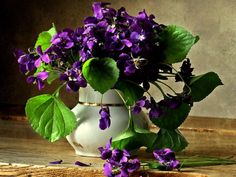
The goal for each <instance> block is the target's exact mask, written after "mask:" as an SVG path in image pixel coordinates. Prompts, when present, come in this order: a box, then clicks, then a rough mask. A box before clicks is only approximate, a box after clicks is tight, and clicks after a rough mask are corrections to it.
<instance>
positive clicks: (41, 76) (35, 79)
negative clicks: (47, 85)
mask: <svg viewBox="0 0 236 177" xmlns="http://www.w3.org/2000/svg"><path fill="white" fill-rule="evenodd" d="M47 78H48V72H46V71H42V72H39V73H38V74H37V75H36V76H29V77H28V78H27V82H28V83H34V84H37V86H38V89H39V90H42V89H43V88H44V83H43V81H44V80H45V79H47Z"/></svg>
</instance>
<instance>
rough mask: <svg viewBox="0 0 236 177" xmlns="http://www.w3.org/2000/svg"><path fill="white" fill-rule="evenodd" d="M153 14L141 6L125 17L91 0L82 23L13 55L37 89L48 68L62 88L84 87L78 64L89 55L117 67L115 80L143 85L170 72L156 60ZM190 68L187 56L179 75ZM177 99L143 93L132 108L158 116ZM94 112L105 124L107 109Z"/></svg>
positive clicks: (158, 53) (157, 48)
mask: <svg viewBox="0 0 236 177" xmlns="http://www.w3.org/2000/svg"><path fill="white" fill-rule="evenodd" d="M154 18H155V17H154V15H147V14H146V12H145V10H143V11H141V12H139V13H138V15H137V16H131V15H129V14H128V13H127V12H126V10H125V8H124V7H122V8H120V9H118V10H115V9H113V8H111V7H109V3H102V2H95V3H94V4H93V16H90V17H87V18H85V20H84V25H83V27H79V28H77V29H75V30H71V29H64V30H62V31H59V32H57V34H55V35H54V36H53V37H52V39H51V45H50V46H49V47H48V48H47V49H46V50H45V51H43V50H42V49H41V46H38V47H37V48H36V49H33V50H30V51H29V52H28V53H25V52H23V51H21V50H17V51H16V52H15V56H16V57H17V58H18V63H19V65H20V70H21V72H22V73H24V74H27V75H28V74H32V73H33V74H32V75H30V76H28V78H27V82H28V83H34V84H37V86H38V89H39V90H41V89H42V88H44V86H45V84H44V82H45V80H46V79H47V78H48V76H49V71H48V68H49V70H50V71H52V70H55V71H57V72H58V73H59V74H60V80H61V81H64V82H66V89H67V90H68V91H74V92H76V91H78V90H79V89H80V88H81V87H86V86H87V82H86V80H85V78H84V77H83V74H82V66H83V63H84V62H85V61H87V60H88V59H90V58H93V57H98V58H103V57H110V58H113V59H114V60H115V61H116V63H117V66H118V68H119V70H120V77H119V79H120V80H131V81H132V82H135V83H137V84H141V85H142V86H143V87H144V89H146V90H148V89H149V82H153V81H156V80H158V78H159V76H160V73H161V72H163V71H164V70H167V71H171V68H168V67H167V66H163V65H161V64H160V63H161V61H162V59H163V58H162V57H163V55H162V54H161V51H162V48H161V47H162V46H161V45H160V44H159V40H160V39H159V38H158V34H159V33H160V32H162V30H163V29H164V28H165V25H162V24H158V23H156V22H155V21H154ZM42 66H43V67H42ZM192 70H193V68H191V64H190V62H189V60H186V61H184V63H183V65H182V67H181V71H180V73H179V74H181V76H182V77H183V78H184V79H188V78H189V77H190V76H191V75H192V74H191V72H192ZM35 71H36V72H35ZM176 81H181V78H179V75H176ZM183 99H185V100H186V98H185V97H184V98H183V96H182V95H179V96H173V97H169V98H168V99H164V100H162V101H160V102H158V103H156V101H155V100H154V99H153V98H150V100H147V98H146V97H143V98H141V99H140V100H139V101H138V102H137V103H136V104H135V106H134V108H133V112H134V113H139V112H140V111H141V108H142V107H144V108H146V109H148V110H149V115H150V118H158V117H160V116H161V115H162V114H163V113H164V111H163V110H164V109H163V107H168V108H171V109H175V108H176V107H178V105H179V104H180V102H181V101H182V100H183ZM99 113H100V115H101V119H100V124H99V125H100V128H101V129H106V128H108V127H109V126H110V114H109V108H108V107H105V108H104V107H102V108H101V110H100V112H99Z"/></svg>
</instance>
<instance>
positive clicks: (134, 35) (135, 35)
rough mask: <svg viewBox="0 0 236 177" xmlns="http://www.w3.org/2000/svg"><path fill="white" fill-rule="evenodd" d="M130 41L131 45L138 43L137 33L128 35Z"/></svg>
mask: <svg viewBox="0 0 236 177" xmlns="http://www.w3.org/2000/svg"><path fill="white" fill-rule="evenodd" d="M130 40H131V42H133V43H136V42H138V41H139V34H138V33H137V32H135V31H134V32H132V33H131V34H130Z"/></svg>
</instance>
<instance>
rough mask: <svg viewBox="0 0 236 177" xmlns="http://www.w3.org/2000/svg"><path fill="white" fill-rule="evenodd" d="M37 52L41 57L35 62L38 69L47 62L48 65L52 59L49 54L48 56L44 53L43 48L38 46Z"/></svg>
mask: <svg viewBox="0 0 236 177" xmlns="http://www.w3.org/2000/svg"><path fill="white" fill-rule="evenodd" d="M36 51H37V53H38V55H39V58H38V59H37V60H36V61H35V63H34V65H35V66H36V67H37V68H38V67H39V66H40V65H41V62H45V63H47V64H48V63H49V62H50V58H49V56H48V54H47V53H44V52H43V51H42V48H41V46H38V47H37V48H36Z"/></svg>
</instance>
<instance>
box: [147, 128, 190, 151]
mask: <svg viewBox="0 0 236 177" xmlns="http://www.w3.org/2000/svg"><path fill="white" fill-rule="evenodd" d="M187 145H188V142H187V140H186V139H185V138H184V136H183V135H182V134H181V133H180V131H179V130H178V129H175V130H167V129H163V128H161V129H160V130H159V132H158V134H157V137H156V140H155V141H154V143H153V145H152V147H151V148H149V149H148V151H153V150H155V149H163V148H170V149H172V150H173V151H176V152H178V151H181V150H183V149H184V148H186V147H187Z"/></svg>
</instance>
